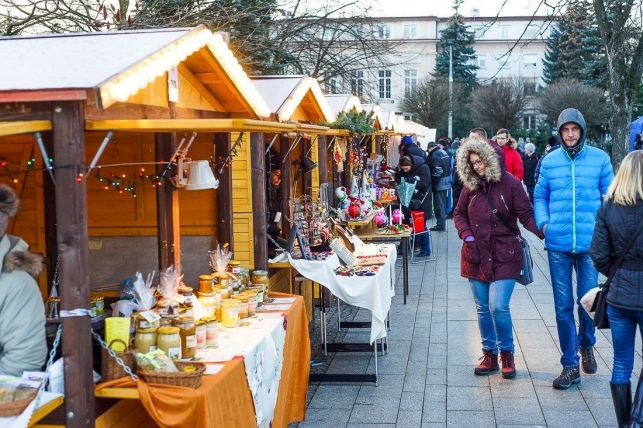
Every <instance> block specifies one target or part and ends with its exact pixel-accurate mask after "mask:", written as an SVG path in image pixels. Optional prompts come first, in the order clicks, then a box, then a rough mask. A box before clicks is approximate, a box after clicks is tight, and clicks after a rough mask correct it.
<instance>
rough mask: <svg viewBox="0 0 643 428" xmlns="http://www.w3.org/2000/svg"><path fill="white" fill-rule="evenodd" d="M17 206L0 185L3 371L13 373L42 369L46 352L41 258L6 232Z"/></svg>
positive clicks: (0, 368) (0, 350)
mask: <svg viewBox="0 0 643 428" xmlns="http://www.w3.org/2000/svg"><path fill="white" fill-rule="evenodd" d="M18 205H19V200H18V197H17V196H16V194H15V192H14V191H13V189H12V188H11V187H9V186H6V185H0V266H1V270H0V374H5V375H12V376H20V375H22V372H24V371H31V370H36V371H38V370H41V369H42V366H43V364H44V363H45V357H46V354H47V343H46V341H45V307H44V304H43V301H42V296H41V295H40V291H39V290H38V284H37V283H36V280H35V278H37V277H38V275H39V274H40V271H41V270H42V257H40V256H39V255H36V254H33V253H30V252H29V251H27V249H28V245H27V243H26V242H25V241H23V240H22V239H21V238H19V237H17V236H10V235H7V234H6V230H7V226H8V224H9V218H10V217H13V216H14V215H16V213H17V211H18Z"/></svg>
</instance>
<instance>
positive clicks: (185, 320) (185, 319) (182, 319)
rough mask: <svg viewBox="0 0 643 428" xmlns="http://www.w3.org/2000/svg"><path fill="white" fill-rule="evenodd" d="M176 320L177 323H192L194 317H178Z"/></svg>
mask: <svg viewBox="0 0 643 428" xmlns="http://www.w3.org/2000/svg"><path fill="white" fill-rule="evenodd" d="M176 322H177V323H179V324H187V323H194V318H193V317H179V318H178V319H177V320H176Z"/></svg>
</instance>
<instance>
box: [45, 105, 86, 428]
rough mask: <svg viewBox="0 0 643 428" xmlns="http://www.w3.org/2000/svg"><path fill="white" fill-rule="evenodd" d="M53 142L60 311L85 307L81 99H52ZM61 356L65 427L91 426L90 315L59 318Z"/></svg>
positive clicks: (83, 152)
mask: <svg viewBox="0 0 643 428" xmlns="http://www.w3.org/2000/svg"><path fill="white" fill-rule="evenodd" d="M52 107H53V115H52V122H53V141H54V154H53V156H54V158H55V159H56V165H65V166H66V167H65V168H56V169H55V170H54V171H55V176H56V220H57V223H58V229H57V243H58V254H59V255H60V294H61V309H62V310H74V309H83V308H84V309H87V308H88V306H89V255H88V249H87V248H88V239H87V183H86V181H85V180H80V182H78V181H77V178H78V174H79V173H80V172H84V171H85V131H84V129H83V114H84V111H83V103H82V102H74V101H69V102H57V103H53V105H52ZM62 329H63V333H62V343H63V346H62V348H63V356H64V357H65V365H64V369H65V415H66V426H68V427H72V428H75V427H91V426H93V425H94V399H93V394H94V382H93V376H92V352H91V349H92V338H91V334H90V330H91V322H90V318H89V316H87V315H85V316H70V317H63V318H62Z"/></svg>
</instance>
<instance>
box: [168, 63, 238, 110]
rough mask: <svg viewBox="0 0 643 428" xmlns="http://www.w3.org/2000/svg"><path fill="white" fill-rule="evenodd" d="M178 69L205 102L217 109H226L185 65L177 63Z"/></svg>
mask: <svg viewBox="0 0 643 428" xmlns="http://www.w3.org/2000/svg"><path fill="white" fill-rule="evenodd" d="M178 70H179V73H181V75H182V76H183V77H184V78H185V80H187V81H188V82H190V85H192V86H193V87H194V88H195V89H197V90H198V91H199V93H200V94H201V96H202V97H203V98H205V100H206V101H207V102H209V103H210V104H212V107H214V108H215V109H217V110H219V111H226V108H225V107H224V106H223V104H221V102H220V101H219V100H218V99H216V97H215V96H214V95H213V94H212V92H210V90H209V89H208V88H206V87H205V86H204V85H203V83H201V81H200V80H199V79H198V78H197V77H196V76H194V74H192V72H191V71H190V70H189V69H188V68H187V67H186V66H185V65H183V64H179V67H178ZM179 90H180V89H179Z"/></svg>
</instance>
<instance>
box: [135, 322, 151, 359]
mask: <svg viewBox="0 0 643 428" xmlns="http://www.w3.org/2000/svg"><path fill="white" fill-rule="evenodd" d="M134 347H135V348H136V352H140V353H141V354H147V353H148V352H150V351H154V350H156V328H137V329H136V334H135V335H134Z"/></svg>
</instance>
